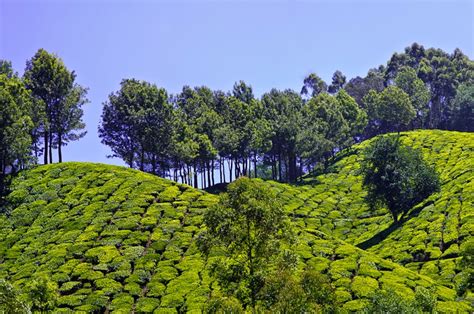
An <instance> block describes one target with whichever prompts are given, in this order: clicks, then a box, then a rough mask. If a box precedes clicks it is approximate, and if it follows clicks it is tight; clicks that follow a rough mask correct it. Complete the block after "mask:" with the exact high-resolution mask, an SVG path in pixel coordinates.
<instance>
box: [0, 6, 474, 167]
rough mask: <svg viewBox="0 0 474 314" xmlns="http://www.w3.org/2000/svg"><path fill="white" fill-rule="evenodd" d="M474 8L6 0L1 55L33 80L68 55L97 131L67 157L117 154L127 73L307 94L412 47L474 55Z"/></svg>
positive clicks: (166, 81) (174, 86) (167, 81)
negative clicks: (106, 118) (48, 62)
mask: <svg viewBox="0 0 474 314" xmlns="http://www.w3.org/2000/svg"><path fill="white" fill-rule="evenodd" d="M473 33H474V1H470V0H467V1H461V0H460V1H438V0H433V1H408V0H402V1H396V2H395V1H349V0H347V1H304V2H298V1H260V2H259V1H197V0H195V1H168V2H164V1H111V0H99V1H93V0H88V1H85V0H84V1H74V0H70V1H61V0H57V1H23V0H0V58H2V59H7V60H10V61H12V63H13V67H14V68H15V70H16V71H18V72H19V73H20V74H22V73H23V70H24V67H25V62H26V60H27V59H29V58H31V57H32V56H33V55H34V53H35V52H36V50H37V49H39V48H44V49H46V50H48V51H50V52H54V53H56V54H58V55H59V56H60V57H61V58H62V59H63V60H64V62H65V63H66V65H67V67H68V68H69V69H70V70H75V71H76V73H77V81H78V83H80V84H81V85H83V86H86V87H89V94H88V98H89V100H90V101H91V102H90V103H89V104H88V105H87V107H86V108H85V117H84V119H85V122H86V123H87V130H88V134H87V135H86V137H85V138H83V139H82V140H80V141H79V142H76V143H72V144H70V145H69V146H67V147H66V148H65V149H64V159H65V160H66V161H72V160H76V161H94V162H106V163H114V164H122V163H121V161H120V160H117V159H107V158H106V155H107V154H110V150H109V149H108V148H107V147H106V146H104V145H102V144H101V143H100V140H99V138H98V136H97V126H98V123H99V120H100V114H101V111H102V102H104V101H105V100H106V99H107V95H108V94H110V93H111V92H113V91H116V90H117V89H118V88H119V83H120V81H121V80H122V79H123V78H137V79H142V80H147V81H150V82H153V83H155V84H157V85H158V86H160V87H164V88H166V89H167V90H168V92H169V93H177V92H179V91H180V89H181V88H182V86H183V85H190V86H196V85H207V86H209V87H210V88H212V89H222V90H229V89H231V88H232V85H233V83H234V82H235V81H237V80H244V81H246V82H247V83H250V84H251V85H252V86H253V88H254V92H255V94H256V95H257V96H260V95H261V94H262V93H264V92H266V91H269V90H270V89H271V88H273V87H275V88H279V89H284V88H292V89H295V90H299V89H300V88H301V85H302V81H303V79H304V77H305V75H307V74H309V73H311V72H316V73H317V74H319V75H320V76H321V77H322V78H323V79H325V80H326V81H330V78H331V76H332V73H333V72H334V71H335V70H341V71H342V72H343V73H344V74H345V75H346V76H347V77H348V78H351V77H354V76H357V75H365V74H366V73H367V70H368V69H369V68H371V67H376V66H378V65H379V64H385V63H386V61H387V60H388V59H389V57H390V56H391V55H392V53H393V52H396V51H398V52H401V51H403V49H404V48H405V47H406V46H408V45H410V44H411V43H413V42H415V41H416V42H418V43H420V44H423V45H424V46H425V47H437V48H442V49H444V50H446V51H449V52H452V51H453V50H454V48H456V47H459V48H460V49H461V50H462V51H463V52H464V53H466V54H467V55H468V56H469V57H470V58H471V59H472V58H473V55H474V39H473V37H474V34H473Z"/></svg>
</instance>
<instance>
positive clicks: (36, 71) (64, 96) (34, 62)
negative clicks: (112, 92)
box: [24, 49, 87, 164]
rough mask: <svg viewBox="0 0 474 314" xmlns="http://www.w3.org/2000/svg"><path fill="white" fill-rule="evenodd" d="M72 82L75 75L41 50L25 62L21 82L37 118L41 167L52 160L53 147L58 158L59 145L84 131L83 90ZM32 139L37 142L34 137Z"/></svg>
mask: <svg viewBox="0 0 474 314" xmlns="http://www.w3.org/2000/svg"><path fill="white" fill-rule="evenodd" d="M75 79H76V75H75V73H74V72H70V71H69V70H68V69H67V68H66V66H65V65H64V63H63V61H62V60H61V59H60V58H59V57H57V56H56V55H54V54H50V53H48V52H47V51H46V50H44V49H39V50H38V51H37V52H36V54H35V55H34V56H33V58H32V59H31V60H28V61H27V63H26V69H25V74H24V80H25V83H26V86H27V88H28V89H30V90H31V92H32V96H33V98H34V99H35V104H36V106H35V110H37V114H36V115H37V117H38V121H35V122H37V123H38V124H37V125H36V126H35V128H37V131H36V132H35V133H40V134H41V135H42V137H43V145H44V150H43V156H44V163H45V164H47V163H49V162H52V161H53V154H52V149H53V148H58V154H59V156H60V157H61V147H62V146H63V145H66V144H67V142H68V141H71V140H77V139H79V138H81V137H82V136H84V135H85V133H84V132H80V133H76V132H75V131H81V130H83V129H84V128H85V124H84V123H83V122H82V109H81V106H82V105H84V104H85V103H86V102H87V100H86V98H85V95H86V89H84V88H82V87H80V86H79V85H77V84H75V83H74V81H75ZM33 139H34V140H35V141H38V139H37V138H36V137H34V138H33ZM35 145H36V146H39V143H35ZM58 145H59V146H58Z"/></svg>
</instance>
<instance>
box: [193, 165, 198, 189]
mask: <svg viewBox="0 0 474 314" xmlns="http://www.w3.org/2000/svg"><path fill="white" fill-rule="evenodd" d="M193 175H194V187H195V188H196V189H197V188H198V175H197V167H196V163H194V173H193Z"/></svg>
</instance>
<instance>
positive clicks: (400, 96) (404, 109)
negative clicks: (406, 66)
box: [362, 86, 416, 137]
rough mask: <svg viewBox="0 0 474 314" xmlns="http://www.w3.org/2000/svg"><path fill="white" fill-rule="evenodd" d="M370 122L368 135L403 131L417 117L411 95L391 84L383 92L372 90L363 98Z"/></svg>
mask: <svg viewBox="0 0 474 314" xmlns="http://www.w3.org/2000/svg"><path fill="white" fill-rule="evenodd" d="M362 101H363V103H364V107H365V108H366V111H367V115H368V119H369V124H368V129H367V130H366V135H367V136H369V137H370V136H374V135H377V134H381V133H387V132H394V131H397V132H399V131H401V130H402V129H404V128H405V127H406V126H408V124H409V123H410V122H411V121H412V120H413V118H415V116H416V113H415V110H414V108H413V106H412V104H411V100H410V96H408V94H407V93H405V92H404V91H403V90H401V89H400V88H398V87H396V86H389V87H387V88H386V89H384V90H383V91H382V92H381V93H377V92H375V91H374V90H371V91H370V92H369V93H368V94H367V95H366V96H365V97H364V98H363V100H362Z"/></svg>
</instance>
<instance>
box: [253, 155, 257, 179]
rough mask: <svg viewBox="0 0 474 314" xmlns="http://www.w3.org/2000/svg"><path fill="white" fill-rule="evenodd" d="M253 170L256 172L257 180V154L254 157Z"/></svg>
mask: <svg viewBox="0 0 474 314" xmlns="http://www.w3.org/2000/svg"><path fill="white" fill-rule="evenodd" d="M253 170H254V172H255V178H257V153H255V155H254V157H253Z"/></svg>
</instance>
